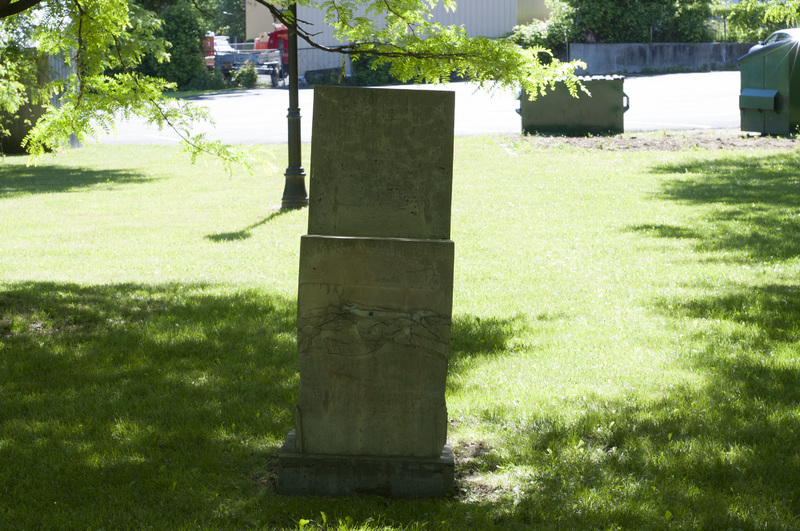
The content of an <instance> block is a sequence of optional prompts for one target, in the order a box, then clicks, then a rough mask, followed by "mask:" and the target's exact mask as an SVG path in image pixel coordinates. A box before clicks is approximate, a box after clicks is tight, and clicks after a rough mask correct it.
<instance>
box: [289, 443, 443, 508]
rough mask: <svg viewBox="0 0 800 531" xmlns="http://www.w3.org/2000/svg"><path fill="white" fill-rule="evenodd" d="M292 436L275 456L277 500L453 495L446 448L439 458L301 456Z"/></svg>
mask: <svg viewBox="0 0 800 531" xmlns="http://www.w3.org/2000/svg"><path fill="white" fill-rule="evenodd" d="M294 437H295V435H294V430H292V431H290V432H289V435H288V437H286V441H285V442H284V443H283V447H282V448H281V450H280V452H279V453H278V481H277V486H276V491H277V492H278V494H285V495H290V496H352V495H355V494H363V495H376V496H388V497H393V498H440V497H443V496H446V495H447V494H448V493H449V492H450V491H452V490H453V474H454V471H455V464H454V460H453V452H452V450H451V449H450V446H449V445H445V447H444V448H443V449H442V455H441V456H439V457H438V458H414V457H383V456H349V455H322V454H299V453H297V452H296V451H295V444H294Z"/></svg>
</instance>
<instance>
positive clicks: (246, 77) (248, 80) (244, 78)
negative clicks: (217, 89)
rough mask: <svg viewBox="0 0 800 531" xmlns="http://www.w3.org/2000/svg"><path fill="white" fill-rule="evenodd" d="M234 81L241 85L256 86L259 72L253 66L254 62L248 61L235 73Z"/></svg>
mask: <svg viewBox="0 0 800 531" xmlns="http://www.w3.org/2000/svg"><path fill="white" fill-rule="evenodd" d="M233 81H234V83H235V84H236V85H238V86H240V87H244V88H253V87H255V86H256V85H257V84H258V74H256V68H255V66H253V63H252V62H250V61H247V63H246V64H245V65H244V66H243V67H242V68H240V69H239V70H238V71H237V72H236V73H235V74H234V75H233Z"/></svg>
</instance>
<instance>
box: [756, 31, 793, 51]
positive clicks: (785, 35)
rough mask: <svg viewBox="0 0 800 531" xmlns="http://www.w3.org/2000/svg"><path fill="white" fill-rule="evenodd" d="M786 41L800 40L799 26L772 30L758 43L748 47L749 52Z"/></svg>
mask: <svg viewBox="0 0 800 531" xmlns="http://www.w3.org/2000/svg"><path fill="white" fill-rule="evenodd" d="M786 41H800V28H789V29H782V30H778V31H775V32H773V33H772V34H771V35H770V36H769V37H767V38H766V39H765V40H763V41H758V44H756V45H755V46H753V47H752V48H750V52H748V53H752V52H755V51H756V50H760V49H761V48H764V47H766V46H769V45H771V44H778V43H782V42H786Z"/></svg>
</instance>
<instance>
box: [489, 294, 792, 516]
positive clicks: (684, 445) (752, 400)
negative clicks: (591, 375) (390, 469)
mask: <svg viewBox="0 0 800 531" xmlns="http://www.w3.org/2000/svg"><path fill="white" fill-rule="evenodd" d="M658 307H659V309H660V310H661V311H663V312H664V313H666V314H668V315H670V316H671V317H673V318H675V319H678V320H680V319H686V318H688V319H697V320H701V321H706V322H708V321H711V322H714V323H715V324H714V325H713V326H710V327H709V328H707V329H703V330H698V329H697V328H694V329H695V330H698V331H697V332H696V333H695V334H694V335H691V334H690V335H688V336H687V337H686V339H685V342H686V344H687V345H688V346H690V349H689V351H690V354H688V355H687V357H686V364H687V367H688V368H690V369H691V370H692V371H693V372H694V373H695V374H696V375H698V376H699V377H700V378H701V379H702V382H703V383H702V385H698V386H696V387H695V386H692V387H690V386H676V387H672V388H668V389H663V390H662V393H661V396H659V397H656V398H655V399H651V400H643V399H637V398H635V397H626V398H625V399H624V400H604V399H602V398H599V397H588V398H586V399H584V402H583V404H582V407H581V409H583V410H584V413H583V414H582V415H580V416H579V418H577V419H576V420H574V421H573V422H570V423H565V422H563V421H560V420H554V419H543V418H537V419H533V420H531V421H530V422H529V423H528V424H526V425H524V426H519V427H516V428H515V429H513V430H511V433H512V434H511V436H510V442H509V447H510V448H511V449H512V450H511V451H512V455H511V456H509V457H508V458H506V459H505V461H508V462H512V463H515V464H524V469H525V470H528V472H524V473H523V474H522V476H521V477H519V478H517V481H518V483H519V484H520V485H522V488H521V489H520V490H519V491H518V492H514V493H509V494H508V496H507V497H506V500H505V504H506V505H507V507H508V510H509V512H508V513H507V514H503V513H502V512H501V515H502V516H501V517H500V519H498V520H496V521H495V523H497V524H503V523H505V524H509V525H511V524H515V523H516V524H519V523H523V524H525V525H529V526H531V527H534V528H539V527H542V528H550V527H553V528H560V529H589V528H593V529H612V528H614V529H616V528H623V529H666V528H669V527H674V528H702V529H758V528H772V529H794V528H796V527H797V525H798V520H799V519H800V459H798V448H800V359H799V358H798V354H797V353H798V352H800V348H798V347H800V288H798V287H796V286H789V285H772V286H765V287H763V288H759V289H746V290H745V289H743V290H741V291H740V292H736V293H731V294H728V295H725V296H709V297H707V298H702V299H697V300H664V301H661V302H660V303H659V305H658ZM498 429H501V430H502V429H506V430H508V428H507V426H506V427H498ZM481 459H483V465H484V466H485V467H488V469H491V467H492V466H496V465H498V464H499V465H505V462H504V460H500V461H498V456H497V455H492V454H488V455H486V456H485V457H482V458H481ZM476 468H478V469H480V468H481V466H480V464H479V466H477V467H476Z"/></svg>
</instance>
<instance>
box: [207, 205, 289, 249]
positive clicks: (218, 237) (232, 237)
mask: <svg viewBox="0 0 800 531" xmlns="http://www.w3.org/2000/svg"><path fill="white" fill-rule="evenodd" d="M287 212H289V210H278V211H276V212H273V213H272V214H270V215H269V216H267V217H265V218H264V219H262V220H261V221H257V222H255V223H253V224H252V225H249V226H247V227H245V228H243V229H242V230H237V231H234V232H220V233H217V234H209V235H208V236H206V239H207V240H211V241H212V242H233V241H239V240H246V239H248V238H250V237H251V236H252V234H251V233H250V231H251V230H253V229H257V228H258V227H260V226H261V225H265V224H267V223H269V222H270V221H272V220H273V219H275V218H277V217H279V216H282V215H283V214H286V213H287Z"/></svg>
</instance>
